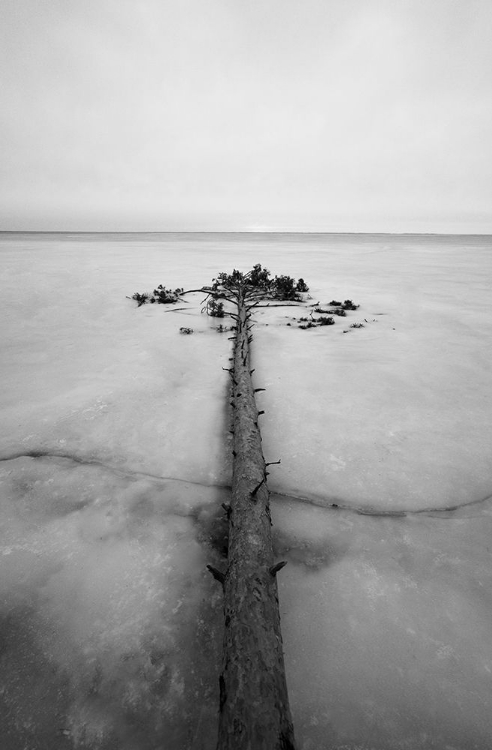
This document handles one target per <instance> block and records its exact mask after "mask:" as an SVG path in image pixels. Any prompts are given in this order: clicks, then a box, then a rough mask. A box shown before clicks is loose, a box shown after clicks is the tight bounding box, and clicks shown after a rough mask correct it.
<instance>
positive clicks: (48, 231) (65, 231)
mask: <svg viewBox="0 0 492 750" xmlns="http://www.w3.org/2000/svg"><path fill="white" fill-rule="evenodd" d="M0 234H308V235H309V234H331V235H346V234H349V235H361V234H364V235H366V234H382V235H391V236H401V237H405V236H406V237H408V236H426V237H427V236H450V237H453V236H454V237H459V236H463V237H489V236H492V231H487V232H479V231H475V232H465V231H461V232H388V231H374V232H368V231H361V232H354V231H328V230H302V229H301V230H299V229H262V230H253V229H129V230H122V229H0Z"/></svg>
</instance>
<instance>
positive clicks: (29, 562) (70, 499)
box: [0, 234, 492, 750]
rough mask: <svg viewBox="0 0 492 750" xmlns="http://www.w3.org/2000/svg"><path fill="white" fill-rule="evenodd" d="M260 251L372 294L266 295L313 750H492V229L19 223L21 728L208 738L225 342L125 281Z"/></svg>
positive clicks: (290, 624) (6, 586) (8, 403)
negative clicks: (99, 231) (306, 307)
mask: <svg viewBox="0 0 492 750" xmlns="http://www.w3.org/2000/svg"><path fill="white" fill-rule="evenodd" d="M257 262H259V263H262V265H264V266H267V267H268V268H270V269H271V271H272V272H273V273H279V274H280V273H286V274H290V275H293V276H295V277H299V276H302V277H304V278H305V279H306V281H307V282H308V284H309V286H310V295H311V297H312V299H311V300H308V303H309V304H312V303H314V302H320V304H321V306H322V307H325V308H326V307H327V306H328V305H327V303H328V302H329V301H330V300H332V299H333V298H336V299H341V300H344V299H347V298H351V299H353V300H354V301H355V302H357V303H359V304H360V308H359V309H358V310H356V311H353V312H350V313H348V316H347V318H345V319H342V318H336V319H335V320H336V324H335V325H334V326H331V327H324V328H317V329H313V330H300V329H299V328H298V327H297V321H295V320H293V318H294V317H295V318H298V317H300V316H301V315H303V314H306V313H305V312H303V311H300V310H297V309H289V308H287V307H278V308H275V309H268V308H262V309H259V310H258V311H257V314H256V322H257V325H256V327H255V329H254V341H253V360H254V367H255V368H256V371H255V373H254V379H255V384H256V386H257V387H261V388H266V391H264V392H261V393H259V394H258V402H259V407H260V408H261V409H264V410H265V415H264V416H263V417H262V423H261V426H262V435H263V445H264V452H265V457H266V460H267V461H276V460H277V459H279V458H280V459H281V464H280V465H275V466H272V467H271V469H270V471H271V474H270V477H269V484H270V489H271V491H272V505H273V508H272V515H273V520H274V530H275V540H276V548H277V552H278V555H279V558H280V559H286V560H288V562H289V565H287V567H286V568H284V569H283V570H282V572H281V574H279V585H280V604H281V615H282V630H283V638H284V649H285V655H286V666H287V673H288V674H287V677H288V683H289V688H290V698H291V706H292V711H293V714H294V722H295V727H296V734H297V740H298V745H299V748H300V750H325V749H328V748H330V749H331V750H390V749H391V750H427V749H428V748H433V749H436V750H465V748H466V750H473V749H474V750H489V749H490V747H492V553H491V545H490V539H491V532H492V470H491V466H492V461H491V447H492V389H491V388H490V370H491V359H492V355H491V352H492V347H491V333H492V312H491V304H490V290H491V286H492V238H490V237H450V236H449V237H440V236H391V235H233V234H231V235H210V234H209V235H206V234H204V235H199V234H194V235H170V234H167V235H158V234H155V235H68V234H58V235H57V234H53V235H50V234H42V235H35V234H34V235H33V234H25V235H22V234H4V235H0V263H1V265H0V289H1V295H0V306H1V320H2V326H1V334H0V335H1V351H2V358H1V363H0V376H1V385H2V387H1V391H0V411H1V414H0V417H1V421H2V427H3V429H2V436H1V438H0V458H1V462H0V488H1V489H0V492H1V496H0V503H1V504H0V523H1V527H2V534H1V542H2V548H1V552H2V558H1V559H2V566H1V571H0V587H1V597H0V618H1V620H0V659H1V664H0V694H1V703H0V725H1V727H2V733H3V737H2V742H1V747H2V750H3V749H4V748H5V750H25V749H26V750H27V749H28V748H29V749H30V750H31V749H32V750H45V749H46V750H48V749H49V750H72V749H74V750H75V749H76V748H77V749H80V750H89V748H90V750H116V749H118V750H157V748H159V750H188V749H189V750H213V748H214V746H215V741H216V721H217V704H218V672H219V666H220V654H221V627H222V620H221V596H220V591H219V590H218V586H217V584H216V582H215V581H214V580H213V579H212V578H211V576H210V575H209V574H208V573H207V571H206V569H205V566H206V564H207V563H210V562H212V563H214V562H215V564H216V565H220V563H221V555H222V554H223V544H224V528H223V524H222V520H221V513H220V510H221V508H220V506H221V503H222V502H225V501H226V499H227V497H228V492H229V490H228V486H229V483H230V474H231V462H230V451H231V446H230V435H229V419H230V415H229V413H228V409H227V405H228V401H229V400H228V398H227V395H228V382H227V376H226V373H225V372H224V370H223V369H222V368H224V367H228V358H229V356H230V347H231V342H230V341H228V338H227V336H228V334H227V333H222V334H221V333H218V332H217V331H216V330H215V329H216V327H217V325H218V322H220V321H217V320H216V319H211V318H207V317H206V316H204V315H201V314H200V308H201V301H202V297H203V295H200V294H195V295H190V296H189V297H187V300H188V301H187V302H186V303H183V304H182V305H181V304H180V305H177V306H176V307H177V308H178V307H179V308H183V309H171V310H170V309H169V308H168V307H167V306H157V305H154V306H150V305H149V306H145V307H141V308H137V306H136V304H135V303H134V302H133V301H131V300H129V299H127V298H126V296H127V295H128V296H131V295H132V294H133V292H135V291H151V290H152V289H154V288H155V287H156V286H157V285H158V284H159V283H160V284H163V285H165V286H168V287H169V286H170V287H176V286H184V287H185V288H188V289H189V288H196V287H198V286H201V285H202V284H203V283H208V282H209V281H210V280H211V279H212V278H213V277H214V276H215V275H216V274H217V273H218V272H220V271H223V270H226V271H231V270H232V269H233V268H239V269H240V270H248V269H249V268H251V266H252V265H253V264H254V263H257ZM359 322H362V323H363V324H364V327H363V328H357V329H355V328H351V327H350V326H351V324H352V323H359ZM289 323H290V325H288V324H289ZM182 326H186V327H191V328H193V330H194V333H193V335H190V336H183V335H180V333H179V328H180V327H182ZM222 515H223V514H222Z"/></svg>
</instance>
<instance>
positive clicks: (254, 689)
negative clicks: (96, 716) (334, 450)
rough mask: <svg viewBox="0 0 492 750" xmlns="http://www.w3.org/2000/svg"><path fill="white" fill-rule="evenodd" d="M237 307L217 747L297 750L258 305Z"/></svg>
mask: <svg viewBox="0 0 492 750" xmlns="http://www.w3.org/2000/svg"><path fill="white" fill-rule="evenodd" d="M234 299H235V301H236V302H237V318H236V323H237V325H236V341H235V346H234V358H233V362H234V366H233V367H232V368H231V370H230V374H231V380H232V402H231V406H232V411H233V432H234V451H233V456H234V462H233V484H232V499H231V505H230V507H228V508H227V514H228V516H229V551H228V567H227V571H226V573H225V574H222V573H220V572H219V571H217V570H215V569H214V568H210V570H211V572H212V573H213V575H214V576H215V577H216V578H217V579H218V580H220V582H221V583H222V586H223V590H224V618H225V619H224V645H223V662H222V672H221V675H220V678H219V683H220V707H219V713H220V716H219V738H218V745H217V750H295V744H294V730H293V725H292V718H291V713H290V708H289V700H288V694H287V684H286V678H285V667H284V657H283V650H282V636H281V632H280V614H279V606H278V591H277V581H276V573H277V570H279V569H280V568H281V567H283V564H282V563H279V564H277V565H275V561H274V557H273V546H272V533H271V519H270V507H269V493H268V488H267V483H266V477H267V471H266V464H265V459H264V457H263V452H262V447H261V435H260V430H259V426H258V417H259V414H261V412H260V413H259V412H258V409H257V406H256V402H255V396H254V389H253V384H252V380H251V369H250V356H249V343H250V339H251V334H250V328H251V326H250V325H249V320H250V311H249V308H250V306H251V304H250V303H251V300H248V293H247V290H246V289H245V288H244V286H241V285H240V286H239V288H238V290H237V294H235V295H234Z"/></svg>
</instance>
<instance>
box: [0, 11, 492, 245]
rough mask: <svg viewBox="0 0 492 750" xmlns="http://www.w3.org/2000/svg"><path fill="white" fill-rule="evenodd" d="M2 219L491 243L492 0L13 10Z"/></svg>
mask: <svg viewBox="0 0 492 750" xmlns="http://www.w3.org/2000/svg"><path fill="white" fill-rule="evenodd" d="M0 81H1V83H0V85H1V93H2V98H1V107H0V149H1V163H0V170H1V180H0V227H1V228H2V229H43V230H49V229H57V230H62V229H71V230H75V229H80V230H111V229H113V230H121V231H124V230H162V231H166V230H180V229H181V230H200V229H204V230H228V229H232V230H255V229H271V230H272V229H273V230H274V229H284V230H296V229H298V230H302V231H383V232H384V231H386V232H387V231H396V232H405V231H424V232H425V231H429V232H439V231H442V232H460V231H464V232H492V200H491V199H492V0H132V1H130V0H2V1H1V5H0Z"/></svg>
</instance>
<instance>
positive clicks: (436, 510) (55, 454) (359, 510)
mask: <svg viewBox="0 0 492 750" xmlns="http://www.w3.org/2000/svg"><path fill="white" fill-rule="evenodd" d="M18 458H33V459H40V458H47V459H50V458H63V459H66V460H69V461H73V462H74V463H76V464H80V465H83V466H99V467H101V468H103V469H105V470H106V471H111V472H113V473H114V474H117V475H119V476H124V477H142V478H144V479H148V480H151V481H154V482H157V483H159V482H180V483H182V484H191V485H194V486H196V487H208V488H210V489H213V488H217V489H222V490H230V489H231V486H230V485H228V484H215V483H210V484H207V483H206V482H198V481H196V480H192V479H182V478H181V477H174V476H158V475H157V474H149V473H147V472H143V471H136V470H128V469H121V468H119V467H117V466H113V465H111V464H107V463H104V462H103V461H99V460H98V459H95V458H87V457H85V456H80V455H77V454H74V453H65V452H63V451H48V450H33V451H27V452H25V451H22V452H21V451H19V452H18V453H13V454H11V455H8V456H3V457H0V463H2V462H5V461H14V460H15V459H18ZM271 493H272V494H273V495H277V496H278V497H282V498H285V499H288V500H293V501H294V502H298V503H305V504H306V505H312V506H314V507H317V508H323V509H324V510H331V511H333V510H335V511H336V510H343V511H346V512H350V513H356V514H357V515H360V516H372V517H376V518H405V517H406V516H410V515H412V516H413V515H423V514H438V515H437V516H433V517H437V518H439V517H440V516H441V517H444V514H445V513H453V512H454V511H456V510H459V509H460V508H467V507H470V506H472V505H480V504H482V503H486V502H487V501H489V500H492V495H486V496H485V497H482V498H479V499H477V500H469V501H466V502H463V503H457V504H454V505H448V506H444V507H431V508H417V509H413V508H412V509H408V508H400V509H398V510H385V509H382V508H377V507H374V506H372V507H371V506H368V507H364V506H354V505H350V504H346V503H343V502H332V503H330V505H325V504H323V503H322V502H318V501H317V500H316V499H315V498H309V497H303V496H302V495H291V494H287V493H285V492H276V491H275V490H271ZM445 517H446V518H449V516H445Z"/></svg>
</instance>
